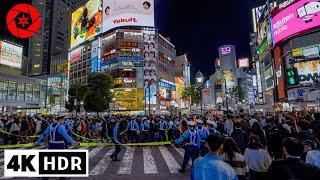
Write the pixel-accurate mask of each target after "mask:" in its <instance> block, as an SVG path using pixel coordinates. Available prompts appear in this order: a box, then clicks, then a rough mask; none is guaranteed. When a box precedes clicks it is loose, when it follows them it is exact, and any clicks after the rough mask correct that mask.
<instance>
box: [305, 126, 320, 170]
mask: <svg viewBox="0 0 320 180" xmlns="http://www.w3.org/2000/svg"><path fill="white" fill-rule="evenodd" d="M313 134H314V135H315V136H316V142H317V145H318V147H317V149H316V150H311V151H309V152H308V154H307V158H306V163H308V164H312V165H314V166H317V167H318V168H320V126H317V127H316V128H315V130H314V132H313Z"/></svg>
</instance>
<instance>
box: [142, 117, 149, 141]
mask: <svg viewBox="0 0 320 180" xmlns="http://www.w3.org/2000/svg"><path fill="white" fill-rule="evenodd" d="M149 130H150V121H149V120H147V118H145V117H144V118H142V123H141V131H142V141H143V142H149V141H150V132H149Z"/></svg>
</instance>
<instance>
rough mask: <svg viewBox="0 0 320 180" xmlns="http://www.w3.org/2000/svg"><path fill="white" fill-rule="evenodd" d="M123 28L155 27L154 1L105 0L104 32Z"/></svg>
mask: <svg viewBox="0 0 320 180" xmlns="http://www.w3.org/2000/svg"><path fill="white" fill-rule="evenodd" d="M121 26H151V27H153V26H154V0H103V32H106V31H108V30H110V29H112V28H116V27H121Z"/></svg>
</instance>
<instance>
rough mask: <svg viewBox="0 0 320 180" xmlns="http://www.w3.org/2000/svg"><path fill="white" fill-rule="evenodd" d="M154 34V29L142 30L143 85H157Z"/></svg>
mask: <svg viewBox="0 0 320 180" xmlns="http://www.w3.org/2000/svg"><path fill="white" fill-rule="evenodd" d="M155 37H156V34H155V32H154V31H143V41H144V49H143V54H144V55H143V57H144V86H145V87H148V86H149V85H150V86H156V85H157V68H156V62H155V60H156V43H155Z"/></svg>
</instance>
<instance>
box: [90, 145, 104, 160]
mask: <svg viewBox="0 0 320 180" xmlns="http://www.w3.org/2000/svg"><path fill="white" fill-rule="evenodd" d="M101 150H102V147H98V148H94V149H92V151H90V152H89V159H92V158H94V157H95V156H96V155H97V154H98V153H99V152H100V151H101Z"/></svg>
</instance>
